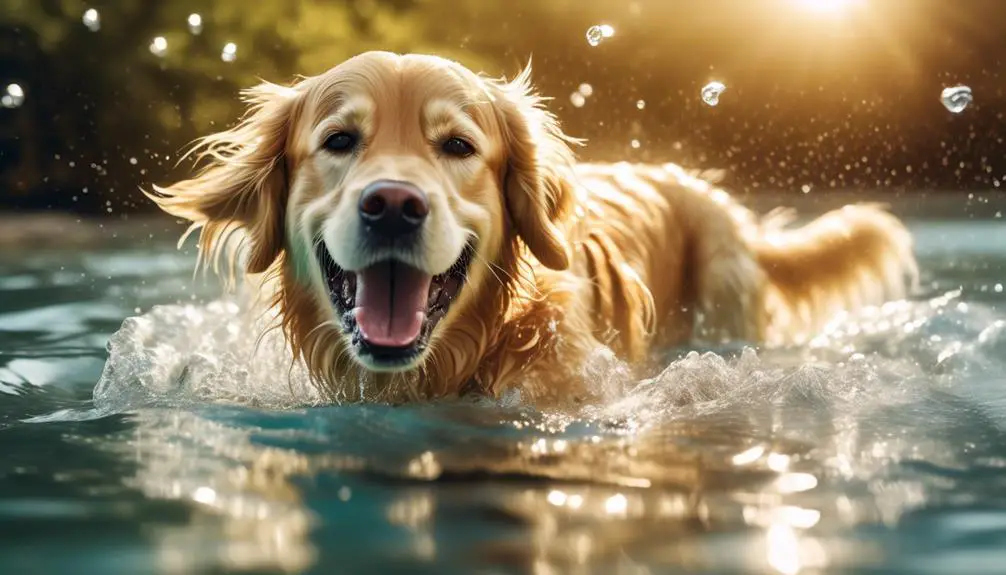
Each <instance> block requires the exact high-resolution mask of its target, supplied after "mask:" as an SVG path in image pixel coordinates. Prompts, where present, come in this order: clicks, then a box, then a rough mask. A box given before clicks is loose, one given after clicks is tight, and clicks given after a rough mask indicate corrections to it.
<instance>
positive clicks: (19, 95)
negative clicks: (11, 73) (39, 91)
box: [0, 84, 24, 108]
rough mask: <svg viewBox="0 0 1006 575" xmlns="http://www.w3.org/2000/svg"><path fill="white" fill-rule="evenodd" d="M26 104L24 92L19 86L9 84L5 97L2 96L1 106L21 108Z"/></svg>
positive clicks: (0, 97)
mask: <svg viewBox="0 0 1006 575" xmlns="http://www.w3.org/2000/svg"><path fill="white" fill-rule="evenodd" d="M23 103H24V90H22V89H21V86H19V85H18V84H8V85H7V90H5V91H4V95H3V96H0V106H3V107H4V108H19V107H20V106H21V104H23Z"/></svg>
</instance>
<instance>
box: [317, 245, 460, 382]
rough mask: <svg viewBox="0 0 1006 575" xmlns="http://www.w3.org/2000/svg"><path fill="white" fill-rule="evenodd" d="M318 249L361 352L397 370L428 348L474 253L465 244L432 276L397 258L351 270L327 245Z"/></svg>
mask: <svg viewBox="0 0 1006 575" xmlns="http://www.w3.org/2000/svg"><path fill="white" fill-rule="evenodd" d="M318 252H319V253H318V257H319V259H320V261H321V268H322V274H323V275H324V277H325V283H326V285H327V288H328V294H329V298H330V299H331V301H332V305H333V306H335V310H336V313H337V314H338V316H339V317H340V319H341V323H342V327H343V329H345V331H346V333H347V334H349V335H350V338H351V342H352V345H353V347H355V348H356V352H357V354H358V355H359V356H362V357H363V358H365V359H366V360H367V361H368V363H371V364H373V365H374V366H377V367H385V368H391V369H393V368H395V367H398V366H404V365H407V364H409V363H410V362H411V360H412V359H414V358H415V357H416V356H417V355H419V354H420V353H422V352H423V350H425V349H426V346H427V344H428V343H429V338H430V334H431V333H432V332H433V328H434V327H436V325H437V323H439V322H440V320H441V319H443V318H444V316H445V315H447V312H448V311H449V310H450V306H451V304H452V303H453V302H454V300H455V299H457V296H458V294H459V293H461V288H462V286H463V285H464V282H465V279H466V278H467V275H468V267H469V264H470V263H471V258H472V254H473V253H474V252H473V249H472V246H467V247H465V249H464V251H463V252H461V256H460V257H459V258H458V260H457V261H456V262H455V263H454V265H453V266H451V268H450V269H449V270H447V271H446V272H444V273H442V274H438V275H435V276H431V275H430V274H427V273H425V272H423V271H421V270H418V269H416V268H414V267H412V266H410V265H408V264H406V263H404V262H401V261H398V260H394V259H389V260H385V261H382V262H378V263H376V264H373V265H371V266H370V267H367V268H365V269H362V270H358V271H356V272H351V271H347V270H344V269H342V268H341V267H339V266H338V264H336V263H335V261H334V260H333V259H332V256H330V255H329V253H328V250H327V249H325V247H324V246H323V245H322V246H319V248H318Z"/></svg>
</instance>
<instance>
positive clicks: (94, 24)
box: [81, 8, 101, 32]
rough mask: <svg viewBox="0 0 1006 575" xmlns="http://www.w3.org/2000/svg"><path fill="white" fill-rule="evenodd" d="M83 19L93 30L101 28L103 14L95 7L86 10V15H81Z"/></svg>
mask: <svg viewBox="0 0 1006 575" xmlns="http://www.w3.org/2000/svg"><path fill="white" fill-rule="evenodd" d="M81 21H82V22H83V23H84V26H85V27H87V29H88V30H90V31H91V32H97V31H99V30H101V14H99V13H98V11H97V10H95V9H94V8H88V9H87V10H84V15H83V16H82V17H81Z"/></svg>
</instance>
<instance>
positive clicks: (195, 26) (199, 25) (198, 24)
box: [187, 14, 203, 34]
mask: <svg viewBox="0 0 1006 575" xmlns="http://www.w3.org/2000/svg"><path fill="white" fill-rule="evenodd" d="M187 22H188V23H189V32H192V33H193V34H199V33H200V32H202V31H203V17H202V16H200V15H199V14H189V18H188V20H187Z"/></svg>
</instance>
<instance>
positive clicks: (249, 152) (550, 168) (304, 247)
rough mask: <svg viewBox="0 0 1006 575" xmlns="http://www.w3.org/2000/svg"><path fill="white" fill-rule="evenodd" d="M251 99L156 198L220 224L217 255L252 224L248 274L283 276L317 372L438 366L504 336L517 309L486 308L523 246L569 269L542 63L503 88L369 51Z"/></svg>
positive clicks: (417, 58) (559, 148) (299, 334)
mask: <svg viewBox="0 0 1006 575" xmlns="http://www.w3.org/2000/svg"><path fill="white" fill-rule="evenodd" d="M246 95H247V99H248V101H249V103H250V109H249V112H248V113H247V115H246V116H245V117H244V119H243V120H242V121H241V122H240V123H239V124H238V125H237V126H236V127H235V128H233V129H230V130H227V131H225V132H222V133H219V134H215V135H211V136H209V137H207V138H205V139H204V140H203V141H202V142H201V144H200V147H199V150H198V151H199V153H200V155H201V156H202V157H204V158H205V159H207V160H208V165H207V166H206V167H205V168H203V170H202V171H201V172H200V173H199V174H198V175H196V177H194V178H193V179H190V180H186V181H183V182H180V183H177V184H175V185H173V186H170V187H167V188H156V191H157V193H156V194H155V195H154V199H155V201H156V202H157V203H158V204H159V205H160V206H161V207H162V208H163V209H164V210H165V211H167V212H169V213H171V214H174V215H176V216H180V217H183V218H187V219H189V220H191V221H192V222H194V224H195V225H196V226H201V227H202V228H203V231H202V234H201V237H200V247H201V250H202V252H203V254H204V255H205V254H219V253H220V252H221V251H222V250H224V249H225V247H224V246H225V244H226V243H227V242H226V239H227V237H228V236H230V235H231V233H230V232H232V231H236V230H243V234H242V235H243V237H244V238H245V239H246V240H247V259H246V260H245V262H246V263H245V266H246V270H247V271H248V272H250V273H262V272H266V271H274V272H275V273H277V274H278V276H279V279H280V282H279V283H280V285H281V288H280V290H279V293H278V296H277V303H278V305H279V306H280V308H281V309H280V311H281V313H282V314H283V316H284V322H285V327H286V330H287V334H288V337H289V338H290V340H291V341H292V342H293V344H294V346H295V347H296V348H298V351H300V352H301V353H302V354H303V355H304V357H305V358H306V359H307V360H308V364H309V366H311V367H312V368H313V369H314V370H315V372H317V373H320V374H323V375H324V374H328V375H329V377H331V376H333V375H335V376H337V375H338V370H337V369H336V368H335V364H336V363H339V362H340V361H350V363H352V364H355V365H356V366H357V367H359V368H362V369H364V370H366V371H369V372H402V371H410V370H415V369H427V368H428V367H429V366H428V365H426V364H428V363H430V357H431V353H432V350H433V349H434V348H436V347H444V348H450V349H453V350H455V351H450V352H447V351H445V353H444V354H442V355H445V356H446V355H451V354H452V353H457V352H456V350H457V349H461V348H463V347H464V345H462V344H463V342H460V341H451V338H452V337H454V338H467V339H472V338H475V339H478V338H485V337H486V333H485V332H486V331H487V330H486V329H485V326H486V325H487V324H490V323H492V321H494V320H495V319H496V318H492V317H486V314H487V313H488V314H490V315H494V314H495V315H497V316H498V315H500V314H503V313H504V312H505V310H503V309H490V307H489V306H487V305H481V306H480V302H481V303H483V304H484V303H486V302H489V301H496V300H494V299H493V298H494V295H495V294H499V293H506V292H507V291H508V290H512V289H513V286H512V285H511V284H512V283H513V282H514V281H515V280H514V277H515V275H516V262H517V260H518V259H519V258H520V257H521V256H520V255H519V254H524V253H530V254H531V255H532V256H533V257H534V258H535V259H536V260H538V262H540V263H541V264H542V265H544V266H545V267H547V268H551V269H554V270H562V269H565V268H566V267H567V266H569V263H570V257H571V256H570V246H569V245H568V243H567V240H566V238H565V235H564V222H565V221H566V219H567V217H568V215H569V212H570V208H571V206H572V192H571V190H570V187H569V183H568V181H567V179H566V175H565V170H568V168H569V167H570V166H571V163H572V160H571V153H570V151H569V147H568V146H567V142H568V139H567V138H566V137H565V136H564V135H563V134H562V133H561V131H560V130H559V128H558V126H557V124H556V122H555V120H554V119H553V117H552V116H551V115H549V114H548V113H547V112H546V111H544V109H543V108H542V107H541V104H540V100H539V99H538V98H537V97H535V96H534V95H533V94H532V93H531V91H530V88H529V85H528V72H527V71H525V72H524V73H523V74H521V75H520V76H519V77H518V78H517V79H515V80H514V81H512V82H505V81H496V80H489V79H486V78H483V77H481V76H479V75H476V74H474V73H472V72H471V71H469V70H468V69H466V68H464V67H463V66H461V65H459V64H457V63H454V62H451V61H447V60H444V59H441V58H437V57H433V56H421V55H396V54H391V53H384V52H369V53H365V54H362V55H360V56H357V57H355V58H352V59H350V60H348V61H346V62H344V63H342V64H340V65H338V66H336V67H335V68H332V69H331V70H329V71H328V72H325V73H324V74H321V75H319V76H314V77H310V78H307V79H304V80H302V81H301V82H299V83H297V84H296V85H294V86H293V87H289V88H286V87H280V86H276V85H273V84H262V85H260V86H258V87H256V88H253V89H251V90H250V91H248V92H247V94H246ZM525 248H526V249H525ZM497 299H498V298H497ZM480 325H481V326H482V328H480V329H475V328H471V326H480ZM465 326H468V327H469V328H470V329H464V327H465ZM451 334H454V335H453V336H452V335H451ZM469 343H470V342H469ZM469 347H470V348H471V350H473V351H471V352H470V353H469V355H471V354H475V353H476V352H475V351H474V350H477V349H479V348H480V346H479V345H477V344H476V345H470V346H469ZM482 347H484V346H482ZM434 355H435V354H434ZM347 358H348V359H347ZM478 359H479V358H477V357H475V358H468V357H466V358H461V359H460V360H457V361H455V362H454V363H455V364H456V365H460V364H465V363H467V364H470V363H471V362H473V361H478ZM437 363H439V362H437ZM454 369H455V370H456V369H460V367H455V368H454Z"/></svg>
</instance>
